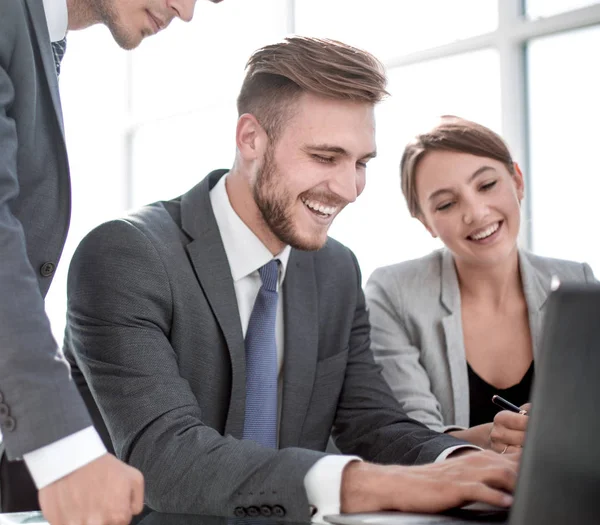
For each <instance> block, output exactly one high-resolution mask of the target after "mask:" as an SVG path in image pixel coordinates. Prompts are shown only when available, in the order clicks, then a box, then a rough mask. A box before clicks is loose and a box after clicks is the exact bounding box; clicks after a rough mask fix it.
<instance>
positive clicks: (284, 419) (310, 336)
mask: <svg viewBox="0 0 600 525" xmlns="http://www.w3.org/2000/svg"><path fill="white" fill-rule="evenodd" d="M283 292H284V305H283V308H284V323H285V358H284V364H283V395H282V409H281V421H280V429H279V446H280V448H285V447H293V446H298V445H299V444H300V437H301V434H302V425H303V423H304V420H305V418H306V413H307V411H308V405H309V402H310V398H311V395H312V391H313V384H314V380H315V371H316V366H317V356H318V345H319V338H318V331H319V326H318V321H319V318H318V312H317V305H318V301H317V283H316V279H315V271H314V263H313V256H312V254H310V253H307V252H301V251H298V250H292V253H291V254H290V259H289V262H288V268H287V271H286V275H285V280H284V283H283Z"/></svg>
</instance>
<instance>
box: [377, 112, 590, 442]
mask: <svg viewBox="0 0 600 525" xmlns="http://www.w3.org/2000/svg"><path fill="white" fill-rule="evenodd" d="M400 170H401V183H402V191H403V193H404V196H405V198H406V202H407V205H408V208H409V211H410V213H411V215H412V216H413V217H415V218H416V219H418V220H419V221H420V222H421V223H422V224H423V226H424V227H425V228H426V230H427V231H428V232H429V233H430V234H431V235H432V236H433V237H439V239H440V240H441V241H442V242H443V243H444V245H445V249H443V250H439V251H436V252H433V253H432V254H430V255H428V256H426V257H423V258H421V259H417V260H414V261H408V262H404V263H400V264H396V265H393V266H388V267H384V268H379V269H378V270H376V271H375V272H374V273H373V275H372V276H371V278H370V279H369V281H368V283H367V285H366V295H367V300H368V303H369V309H370V320H371V324H372V332H371V337H372V345H373V349H374V352H375V356H376V359H377V360H378V361H379V362H380V364H381V365H382V366H383V373H384V376H385V377H386V379H387V381H388V382H389V384H390V385H391V387H392V389H393V391H394V394H395V395H396V397H397V398H398V400H399V401H400V403H401V404H402V405H403V407H404V409H405V411H406V412H407V413H408V414H409V415H410V416H411V417H413V418H415V419H417V420H419V421H421V422H423V423H424V424H426V425H428V426H429V427H430V428H432V429H435V430H439V431H445V432H449V433H452V434H453V435H455V436H457V437H460V438H463V439H466V440H468V441H470V442H472V443H474V444H476V445H478V446H481V447H484V448H490V449H492V450H495V451H496V452H499V453H504V452H507V451H511V450H514V449H515V448H518V447H521V446H522V444H523V439H524V434H525V430H526V427H527V417H526V416H524V415H521V414H515V413H511V412H507V411H503V412H498V413H497V409H496V408H495V406H494V405H493V404H492V402H491V398H492V395H494V394H500V395H501V396H502V397H505V398H508V399H510V400H511V401H512V402H513V403H516V404H518V405H523V404H526V403H527V402H528V400H529V392H530V388H531V383H532V381H533V373H534V359H535V358H537V357H538V351H539V347H540V344H539V343H540V337H541V327H542V322H543V316H544V303H545V300H546V298H547V296H548V293H549V292H550V290H551V282H552V279H553V277H558V279H559V280H560V281H561V282H565V281H584V282H585V281H592V280H594V277H593V275H592V271H591V269H590V267H589V266H588V265H587V264H579V263H574V262H569V261H562V260H557V259H548V258H544V257H539V256H535V255H533V254H531V253H528V252H526V251H524V250H521V249H519V248H518V246H517V238H518V235H519V228H520V206H521V201H522V199H523V196H524V191H525V188H524V183H523V175H522V173H521V171H520V169H519V166H518V165H517V164H516V163H515V162H514V160H513V159H512V156H511V154H510V152H509V150H508V147H507V146H506V144H505V143H504V141H503V140H502V138H501V137H499V136H498V135H497V134H496V133H494V132H493V131H491V130H490V129H488V128H486V127H484V126H481V125H479V124H476V123H474V122H470V121H468V120H464V119H461V118H458V117H453V116H446V117H442V119H441V121H440V122H439V123H438V124H437V125H436V126H435V127H434V128H433V129H432V130H429V131H427V132H426V133H423V134H420V135H417V136H416V137H415V139H414V140H413V141H411V142H410V143H409V144H408V145H407V146H406V148H405V150H404V154H403V156H402V161H401V168H400Z"/></svg>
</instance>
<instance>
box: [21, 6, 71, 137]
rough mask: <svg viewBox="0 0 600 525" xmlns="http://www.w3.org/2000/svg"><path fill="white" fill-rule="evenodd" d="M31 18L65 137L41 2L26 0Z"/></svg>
mask: <svg viewBox="0 0 600 525" xmlns="http://www.w3.org/2000/svg"><path fill="white" fill-rule="evenodd" d="M25 4H26V5H27V9H28V11H29V16H30V18H31V22H32V25H33V33H34V34H35V40H36V43H37V51H38V52H39V56H40V57H41V61H42V64H43V68H44V74H45V77H46V81H47V82H48V88H49V90H50V96H51V97H52V104H53V106H54V112H55V113H56V118H57V119H58V124H59V126H60V131H61V133H62V135H63V136H64V134H65V130H64V125H63V118H62V108H61V105H60V93H59V91H58V78H57V77H56V67H55V65H54V56H53V55H52V47H51V45H50V35H49V34H48V23H47V22H46V14H45V12H44V7H43V4H42V2H41V0H25Z"/></svg>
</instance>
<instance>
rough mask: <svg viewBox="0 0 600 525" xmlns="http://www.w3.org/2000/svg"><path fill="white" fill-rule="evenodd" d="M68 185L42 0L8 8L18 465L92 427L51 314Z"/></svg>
mask: <svg viewBox="0 0 600 525" xmlns="http://www.w3.org/2000/svg"><path fill="white" fill-rule="evenodd" d="M69 214H70V181H69V169H68V163H67V153H66V149H65V142H64V138H63V124H62V117H61V108H60V101H59V94H58V85H57V78H56V72H55V69H54V61H53V57H52V50H51V47H50V39H49V36H48V28H47V24H46V18H45V15H44V10H43V4H42V2H41V0H2V1H1V2H0V425H1V429H2V433H3V435H4V445H5V447H6V451H7V453H8V457H9V458H11V459H14V458H19V457H21V456H22V455H23V454H24V453H26V452H29V451H31V450H34V449H37V448H39V447H42V446H44V445H46V444H48V443H51V442H53V441H56V440H58V439H60V438H62V437H65V436H67V435H69V434H71V433H73V432H76V431H78V430H81V429H82V428H85V427H86V426H89V425H91V421H90V419H89V416H88V415H87V412H86V409H85V406H84V404H83V402H82V401H81V398H80V397H79V395H78V393H77V389H76V387H75V386H74V384H73V382H72V381H71V380H70V377H69V369H68V366H67V364H66V361H65V360H64V359H63V358H62V357H61V354H60V353H59V352H58V349H57V346H56V343H55V341H54V339H53V337H52V333H51V331H50V324H49V322H48V319H47V317H46V314H45V312H44V299H43V298H44V296H45V294H46V292H47V291H48V288H49V287H50V282H51V281H52V275H53V273H54V268H55V267H56V264H57V263H58V259H59V258H60V254H61V251H62V248H63V244H64V241H65V238H66V235H67V229H68V224H69Z"/></svg>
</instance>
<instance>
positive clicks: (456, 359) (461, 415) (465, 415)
mask: <svg viewBox="0 0 600 525" xmlns="http://www.w3.org/2000/svg"><path fill="white" fill-rule="evenodd" d="M440 300H441V302H442V304H443V305H444V306H445V307H446V309H447V310H448V312H449V315H448V316H446V317H444V318H443V319H442V326H443V327H444V334H445V336H446V351H447V354H448V366H449V368H450V380H451V383H452V397H453V400H454V423H455V424H456V425H459V426H462V427H468V426H469V417H470V414H469V378H468V375H467V367H466V359H467V358H466V355H465V340H464V336H463V331H462V315H461V307H460V289H459V287H458V277H457V275H456V268H455V266H454V260H453V258H452V254H451V253H450V251H448V250H443V251H442V261H441V294H440Z"/></svg>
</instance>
